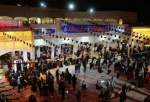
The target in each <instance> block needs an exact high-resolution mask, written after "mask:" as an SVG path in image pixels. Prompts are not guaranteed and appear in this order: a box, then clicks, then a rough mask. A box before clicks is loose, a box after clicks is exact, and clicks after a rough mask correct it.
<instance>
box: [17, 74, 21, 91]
mask: <svg viewBox="0 0 150 102" xmlns="http://www.w3.org/2000/svg"><path fill="white" fill-rule="evenodd" d="M17 85H18V92H20V90H21V86H22V85H21V78H20V76H19V77H18V79H17Z"/></svg>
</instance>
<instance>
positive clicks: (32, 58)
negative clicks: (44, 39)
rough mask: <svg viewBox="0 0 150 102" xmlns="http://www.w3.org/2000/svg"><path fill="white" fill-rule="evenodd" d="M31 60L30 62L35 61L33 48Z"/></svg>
mask: <svg viewBox="0 0 150 102" xmlns="http://www.w3.org/2000/svg"><path fill="white" fill-rule="evenodd" d="M31 60H32V61H34V60H35V48H33V49H32V52H31Z"/></svg>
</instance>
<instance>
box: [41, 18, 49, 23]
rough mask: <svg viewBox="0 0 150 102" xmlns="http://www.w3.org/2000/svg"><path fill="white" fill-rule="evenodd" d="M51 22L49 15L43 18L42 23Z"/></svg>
mask: <svg viewBox="0 0 150 102" xmlns="http://www.w3.org/2000/svg"><path fill="white" fill-rule="evenodd" d="M49 23H50V18H49V17H44V18H42V24H49Z"/></svg>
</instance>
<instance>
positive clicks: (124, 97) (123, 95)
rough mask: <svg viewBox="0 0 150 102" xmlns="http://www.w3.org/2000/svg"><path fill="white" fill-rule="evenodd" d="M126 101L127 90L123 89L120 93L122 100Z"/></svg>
mask: <svg viewBox="0 0 150 102" xmlns="http://www.w3.org/2000/svg"><path fill="white" fill-rule="evenodd" d="M125 101H126V92H125V91H122V92H121V93H120V102H125Z"/></svg>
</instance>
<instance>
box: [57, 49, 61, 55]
mask: <svg viewBox="0 0 150 102" xmlns="http://www.w3.org/2000/svg"><path fill="white" fill-rule="evenodd" d="M60 54H61V47H59V48H58V55H60Z"/></svg>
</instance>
